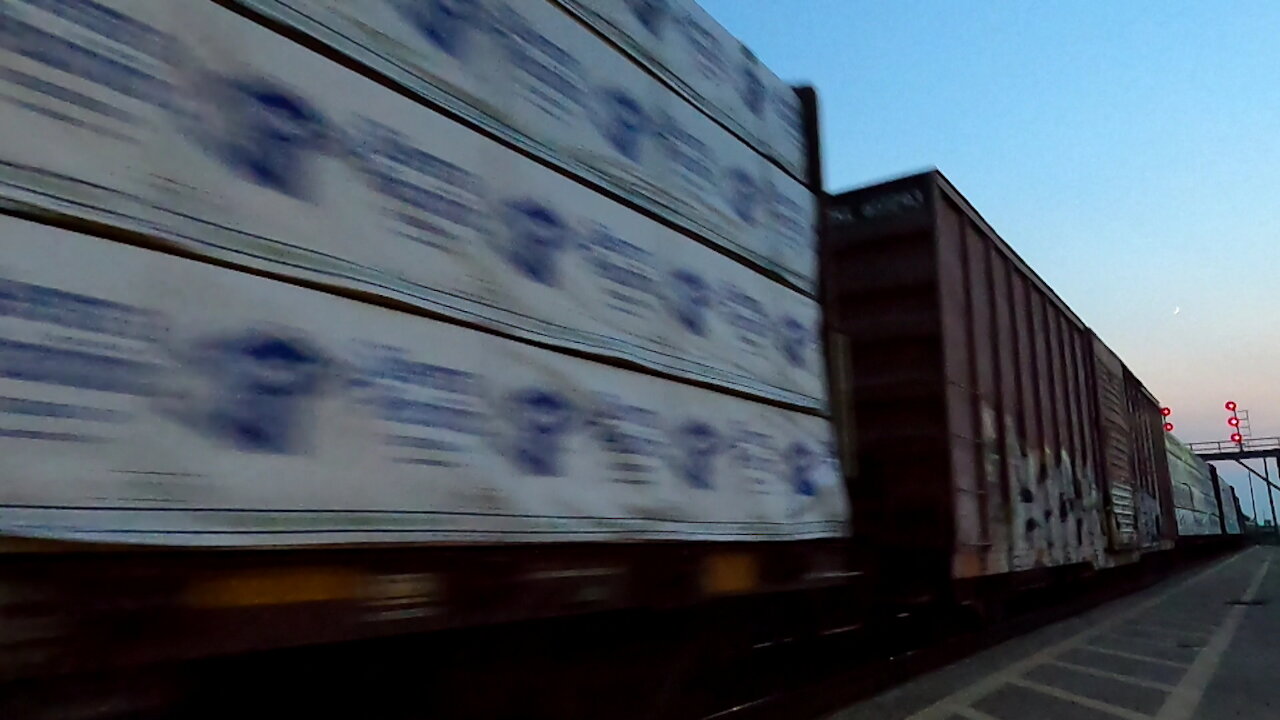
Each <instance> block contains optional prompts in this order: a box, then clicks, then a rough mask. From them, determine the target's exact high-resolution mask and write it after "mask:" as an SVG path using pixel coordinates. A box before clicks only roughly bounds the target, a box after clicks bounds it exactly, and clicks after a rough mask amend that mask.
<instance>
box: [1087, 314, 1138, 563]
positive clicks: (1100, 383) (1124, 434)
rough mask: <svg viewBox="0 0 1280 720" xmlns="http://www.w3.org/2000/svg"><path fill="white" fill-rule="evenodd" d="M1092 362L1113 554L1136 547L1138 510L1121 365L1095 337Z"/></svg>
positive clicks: (1108, 529)
mask: <svg viewBox="0 0 1280 720" xmlns="http://www.w3.org/2000/svg"><path fill="white" fill-rule="evenodd" d="M1093 359H1094V363H1093V366H1094V372H1095V378H1096V387H1095V390H1096V392H1097V402H1098V413H1099V427H1098V435H1099V444H1100V446H1101V455H1102V461H1103V467H1102V472H1103V477H1104V478H1105V483H1106V490H1107V498H1106V508H1107V514H1106V528H1107V535H1108V540H1109V545H1110V547H1111V548H1112V549H1113V550H1119V549H1128V548H1132V547H1133V546H1134V545H1135V544H1136V543H1137V506H1136V498H1135V496H1134V495H1135V494H1134V482H1133V470H1132V457H1133V439H1132V432H1131V429H1130V427H1129V425H1130V423H1129V416H1130V414H1129V408H1128V399H1127V398H1126V396H1125V386H1124V365H1123V364H1121V362H1120V358H1118V357H1116V354H1115V353H1113V352H1111V349H1110V348H1108V347H1107V346H1106V345H1104V344H1102V341H1101V340H1100V339H1098V337H1097V336H1096V335H1095V336H1094V337H1093Z"/></svg>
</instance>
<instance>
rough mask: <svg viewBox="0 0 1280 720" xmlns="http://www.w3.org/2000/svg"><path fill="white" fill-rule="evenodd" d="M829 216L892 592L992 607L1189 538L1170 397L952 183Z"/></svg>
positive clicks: (832, 268) (853, 201)
mask: <svg viewBox="0 0 1280 720" xmlns="http://www.w3.org/2000/svg"><path fill="white" fill-rule="evenodd" d="M826 220H827V228H826V234H825V236H824V244H823V253H822V271H823V280H824V302H825V311H826V319H827V323H828V332H829V334H830V339H829V343H830V345H831V346H832V347H834V348H847V357H848V358H849V359H850V365H851V367H850V368H849V376H850V377H851V378H852V380H851V382H852V388H851V390H850V391H849V397H850V398H851V400H852V405H853V406H852V409H851V411H850V414H851V416H852V417H853V418H855V422H854V426H853V427H854V429H855V434H856V443H857V455H858V463H857V467H858V471H859V475H858V478H857V480H856V482H855V484H854V485H853V487H852V494H853V508H854V518H853V525H854V534H855V536H862V537H866V538H869V539H870V541H871V542H872V543H874V544H875V546H876V547H878V548H880V549H881V552H882V556H881V558H880V562H881V563H882V565H883V568H884V573H885V577H886V581H887V583H888V584H887V587H891V588H895V592H900V593H903V594H905V595H907V596H910V595H912V594H913V593H919V592H921V591H922V590H924V589H925V588H927V587H928V586H930V585H931V584H932V585H933V586H934V589H935V590H937V589H938V587H937V585H938V584H939V583H952V586H951V588H950V589H951V591H953V592H956V593H957V594H958V595H959V596H960V597H961V598H964V599H977V598H978V597H980V596H981V595H982V593H983V592H985V590H984V587H986V586H988V585H992V584H993V583H994V584H996V585H998V584H1000V583H1002V582H1003V580H1002V578H1004V577H1006V576H1010V575H1013V576H1016V575H1019V574H1022V573H1032V574H1044V573H1045V572H1051V573H1054V574H1057V575H1071V574H1073V573H1079V572H1089V571H1092V570H1093V569H1095V568H1106V567H1110V566H1113V565H1116V564H1123V563H1127V562H1132V561H1133V560H1135V559H1137V557H1138V556H1139V555H1140V554H1141V553H1143V552H1151V551H1159V550H1165V549H1169V548H1171V547H1172V546H1173V541H1174V539H1175V537H1176V522H1175V514H1174V505H1173V498H1172V495H1171V492H1170V490H1169V466H1168V461H1167V459H1166V455H1165V452H1164V438H1163V437H1162V436H1163V434H1164V433H1163V428H1162V423H1161V419H1160V414H1159V406H1158V404H1157V403H1156V401H1155V399H1154V398H1153V397H1152V395H1151V394H1150V393H1149V392H1148V391H1147V390H1146V388H1145V387H1143V385H1142V383H1141V382H1140V381H1139V380H1138V379H1137V378H1136V377H1135V376H1134V374H1133V373H1132V372H1130V370H1129V369H1128V368H1127V367H1125V365H1124V364H1123V362H1122V361H1121V360H1120V359H1119V358H1118V357H1117V356H1116V355H1115V353H1114V352H1112V351H1111V350H1110V349H1109V348H1108V347H1107V346H1106V345H1105V344H1104V343H1103V342H1102V340H1101V339H1099V338H1098V337H1097V336H1096V335H1095V334H1094V333H1093V332H1092V331H1091V330H1090V329H1089V328H1088V327H1087V326H1086V325H1085V323H1084V322H1083V321H1082V320H1081V319H1080V318H1079V317H1077V316H1076V315H1075V313H1073V312H1072V311H1071V309H1070V308H1068V307H1067V306H1066V304H1065V303H1064V302H1063V301H1062V300H1061V298H1059V297H1058V296H1057V294H1055V293H1054V292H1053V290H1052V289H1051V288H1049V287H1048V286H1047V285H1046V284H1045V283H1044V281H1043V280H1042V279H1041V278H1040V277H1039V276H1038V275H1036V274H1035V272H1034V271H1033V270H1032V269H1031V268H1029V267H1028V266H1027V265H1026V263H1025V262H1023V261H1022V259H1021V258H1019V257H1018V255H1017V254H1016V253H1015V252H1014V251H1013V250H1012V249H1011V248H1010V247H1009V245H1008V244H1007V243H1005V242H1004V241H1003V240H1001V239H1000V237H999V236H998V235H997V234H996V233H995V231H994V230H993V229H992V228H991V227H990V226H989V225H988V224H987V223H986V222H985V221H984V220H983V219H982V217H981V216H980V215H979V214H978V213H977V211H976V210H975V209H974V208H973V207H972V206H971V205H970V204H969V203H968V201H967V200H965V199H964V197H963V196H961V195H960V193H959V192H958V191H957V190H956V189H955V187H954V186H952V185H951V183H950V182H948V181H947V179H946V178H945V177H943V176H942V175H941V173H938V172H936V171H935V172H928V173H924V174H920V175H915V176H911V177H907V178H903V179H900V180H896V181H892V182H888V183H884V184H881V185H877V186H874V187H869V188H864V189H860V190H854V191H850V192H846V193H842V194H839V195H835V196H834V197H831V198H830V199H829V201H828V203H827V207H826Z"/></svg>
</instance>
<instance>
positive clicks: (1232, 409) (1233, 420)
mask: <svg viewBox="0 0 1280 720" xmlns="http://www.w3.org/2000/svg"><path fill="white" fill-rule="evenodd" d="M1223 407H1225V408H1226V409H1227V412H1229V413H1231V414H1230V415H1228V416H1227V425H1228V426H1229V427H1230V428H1231V442H1233V443H1235V444H1236V445H1238V446H1240V448H1241V449H1243V448H1244V441H1245V439H1246V438H1248V437H1249V431H1250V427H1249V411H1248V410H1241V409H1240V406H1239V405H1237V404H1236V403H1235V401H1228V402H1227V404H1226V405H1224V406H1223Z"/></svg>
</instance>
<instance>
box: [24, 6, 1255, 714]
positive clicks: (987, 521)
mask: <svg viewBox="0 0 1280 720" xmlns="http://www.w3.org/2000/svg"><path fill="white" fill-rule="evenodd" d="M0 12H3V14H4V18H3V23H0V40H3V42H2V43H0V64H2V65H3V67H4V70H5V73H4V75H3V77H0V83H3V84H4V87H5V92H4V94H3V95H4V97H3V102H2V103H0V127H3V128H4V129H3V130H2V131H0V133H2V134H0V137H2V138H3V139H2V140H0V199H3V215H0V228H3V233H0V247H3V255H2V256H0V257H2V258H3V260H0V384H3V389H2V390H0V420H2V423H3V427H0V448H3V451H2V453H0V458H2V459H0V468H3V473H4V482H3V483H0V536H2V539H0V548H2V549H3V553H0V612H2V613H3V617H4V619H5V622H3V623H0V669H2V672H0V681H3V682H4V683H5V687H6V688H7V689H8V690H9V691H10V692H5V693H4V695H5V698H6V699H5V700H0V711H2V712H3V713H5V716H6V717H9V716H22V715H24V714H32V715H34V714H37V713H38V712H45V713H46V714H47V715H48V716H59V715H60V714H67V713H69V712H71V709H72V708H74V709H75V712H77V713H89V714H81V715H77V716H84V717H94V716H97V717H115V716H135V715H136V714H138V713H141V712H144V711H147V710H148V709H150V710H154V711H155V712H157V713H161V714H163V713H165V712H177V713H178V714H179V715H184V714H198V712H197V711H199V712H206V713H213V714H216V713H217V712H222V711H226V712H232V711H236V712H249V711H253V712H258V711H262V710H263V708H264V707H265V705H264V704H263V703H266V702H268V701H267V700H266V699H264V698H265V697H266V696H267V695H274V696H275V698H276V700H275V702H276V705H273V706H272V707H275V708H276V709H277V710H280V711H286V712H289V713H291V714H294V715H297V714H300V713H301V712H303V711H302V709H301V708H304V707H310V708H312V710H310V712H313V713H314V712H319V713H324V712H331V711H333V710H334V706H333V705H332V704H331V703H332V702H336V699H335V698H337V697H338V695H337V694H336V693H337V688H338V687H340V686H342V685H343V684H345V683H346V682H347V681H348V680H349V679H350V678H351V677H353V672H352V671H351V670H350V668H351V667H353V663H355V664H360V665H361V666H362V667H363V668H364V670H363V671H362V672H363V675H362V676H363V677H364V678H365V681H366V682H370V683H373V682H374V680H373V678H374V677H375V676H377V677H379V678H381V685H379V687H381V688H382V689H383V690H386V688H387V687H389V686H390V685H393V684H397V683H398V687H400V688H401V689H400V691H399V692H400V693H401V694H399V695H394V696H395V697H397V698H399V700H401V701H404V702H406V703H410V700H408V699H407V698H408V695H406V694H405V693H406V691H405V690H404V687H414V688H420V687H429V688H430V689H429V691H424V692H423V693H422V695H429V696H430V697H429V700H428V698H427V697H422V696H418V697H415V698H413V699H412V701H411V704H414V707H415V708H416V709H417V710H418V711H421V712H428V711H432V710H433V711H436V712H439V713H449V712H460V713H464V714H465V713H466V712H470V713H471V716H501V715H502V714H503V713H508V714H511V713H523V714H522V715H521V716H527V717H532V716H534V713H535V710H533V709H531V708H533V707H535V706H537V707H541V708H543V712H546V713H547V714H548V715H550V716H555V717H559V718H567V717H603V716H610V717H625V716H635V717H679V716H681V714H682V713H692V712H694V711H693V710H691V708H702V709H703V710H707V709H709V708H712V709H713V708H714V707H716V703H721V704H723V703H724V699H725V698H726V697H737V696H736V695H734V693H739V694H741V692H743V691H744V690H743V687H744V686H750V687H747V688H746V691H747V692H748V694H750V691H751V690H752V689H755V688H757V687H765V686H766V685H768V684H769V683H770V682H772V681H773V679H776V678H773V677H772V676H771V677H770V678H769V679H763V678H757V680H756V681H753V683H754V684H753V683H744V681H743V678H744V677H745V676H743V675H739V674H734V673H730V674H731V675H733V681H731V682H729V681H726V682H720V681H714V680H709V679H707V677H706V674H707V673H709V672H710V673H713V674H714V670H713V669H714V668H737V667H741V662H742V658H743V657H744V651H743V648H747V649H755V650H759V649H766V650H767V651H769V652H772V651H773V650H774V649H777V648H784V647H788V646H790V645H796V644H797V643H795V642H794V641H795V640H796V638H801V637H804V638H823V639H830V641H831V642H834V643H840V645H839V647H842V648H846V649H849V648H867V647H871V646H872V645H874V644H876V643H885V642H888V643H889V644H890V645H893V646H895V647H897V646H898V645H897V644H896V643H897V640H896V639H893V638H897V637H899V636H901V637H907V636H910V635H912V634H913V633H918V632H920V631H921V628H923V627H924V626H925V625H928V624H929V623H934V622H937V621H938V620H939V619H942V618H955V617H958V616H964V617H969V618H978V619H979V620H980V621H982V622H989V621H992V620H995V619H997V618H999V617H1000V616H1001V615H1003V614H1004V613H1005V611H1006V609H1007V608H1008V607H1009V606H1010V605H1011V604H1014V605H1016V603H1017V600H1018V598H1021V597H1024V596H1026V595H1027V594H1028V593H1037V592H1038V593H1040V594H1041V595H1043V594H1044V593H1045V591H1046V589H1047V591H1048V592H1050V593H1052V592H1060V591H1062V590H1063V589H1064V588H1067V587H1070V586H1073V585H1075V584H1079V582H1081V581H1083V580H1085V579H1091V581H1100V582H1105V578H1107V577H1110V575H1108V573H1112V572H1122V571H1123V569H1124V568H1133V567H1137V566H1140V565H1142V564H1143V563H1146V562H1149V560H1150V559H1151V558H1168V557H1170V556H1171V555H1172V554H1174V553H1177V552H1178V550H1179V547H1180V538H1186V537H1190V536H1195V537H1196V538H1198V540H1199V542H1200V543H1201V545H1202V546H1203V547H1208V548H1210V549H1218V548H1226V547H1228V546H1229V542H1230V540H1229V538H1227V539H1224V538H1226V536H1229V535H1232V534H1235V535H1239V533H1240V530H1241V527H1242V525H1243V522H1242V520H1241V516H1240V513H1239V507H1238V501H1236V500H1235V499H1234V495H1233V493H1232V491H1231V490H1230V487H1229V486H1227V485H1225V484H1219V483H1218V482H1217V480H1216V478H1215V477H1212V476H1211V475H1210V474H1209V473H1208V472H1207V469H1206V466H1205V465H1204V463H1202V462H1200V461H1199V460H1197V459H1196V458H1195V457H1194V456H1193V455H1191V454H1190V453H1189V452H1188V451H1187V450H1186V448H1185V447H1184V446H1182V445H1181V444H1179V443H1178V442H1177V441H1176V439H1174V438H1172V437H1171V436H1168V435H1167V434H1166V433H1165V432H1164V431H1163V429H1162V423H1161V418H1160V415H1159V406H1158V404H1157V402H1156V400H1155V398H1154V397H1153V395H1152V394H1151V393H1150V392H1149V391H1148V390H1147V388H1146V387H1145V386H1144V385H1143V384H1142V383H1141V381H1140V380H1139V379H1138V378H1137V377H1136V376H1135V375H1134V373H1133V372H1131V371H1130V369H1129V368H1128V367H1127V366H1126V365H1125V364H1124V363H1123V362H1122V361H1121V359H1120V358H1119V357H1118V356H1117V355H1116V354H1115V353H1114V352H1113V351H1111V350H1110V349H1109V348H1108V347H1107V346H1106V345H1105V344H1104V343H1103V342H1102V341H1101V340H1100V339H1099V338H1098V337H1097V336H1096V335H1095V334H1094V333H1093V332H1092V331H1091V330H1090V329H1089V328H1088V326H1087V325H1086V324H1085V323H1084V321H1083V320H1082V319H1080V318H1079V317H1077V316H1076V315H1075V314H1074V313H1073V312H1072V311H1071V309H1070V308H1069V307H1067V305H1066V304H1065V303H1064V302H1063V301H1062V300H1061V298H1059V297H1058V296H1057V295H1056V294H1055V293H1054V292H1053V290H1052V289H1051V288H1049V287H1048V286H1047V285H1046V284H1045V283H1044V281H1043V280H1042V279H1040V278H1039V276H1037V275H1036V274H1035V272H1034V271H1033V270H1032V269H1031V268H1029V267H1028V266H1027V265H1026V263H1025V262H1023V261H1022V260H1021V259H1020V258H1019V257H1018V255H1017V254H1016V253H1015V252H1014V251H1013V249H1012V248H1011V247H1010V246H1009V245H1008V244H1007V243H1005V242H1004V241H1003V240H1002V239H1000V237H999V236H998V235H997V234H996V232H995V231H994V230H993V229H992V228H991V227H990V226H989V225H988V224H987V223H986V222H985V221H984V220H983V219H982V217H981V216H980V215H979V214H978V213H977V211H976V210H975V209H974V208H973V207H972V206H971V205H970V204H969V203H968V202H967V201H966V200H965V199H964V198H963V197H962V196H961V195H960V194H959V192H958V191H957V190H956V189H955V188H954V187H953V186H952V185H951V183H950V182H949V181H947V179H946V178H945V177H943V176H942V175H941V174H940V173H938V172H929V173H924V174H920V175H915V176H911V177H906V178H902V179H899V180H895V181H892V182H888V183H884V184H880V185H877V186H875V187H869V188H863V189H859V190H853V191H849V192H845V193H840V194H834V195H829V194H827V193H826V192H825V191H824V189H823V187H824V184H823V177H822V168H821V164H822V155H821V152H820V149H819V146H818V112H817V95H816V92H815V91H814V90H813V89H811V88H792V87H790V86H788V85H786V84H785V83H783V82H782V81H781V80H780V79H778V78H777V77H776V76H774V75H773V74H772V73H770V72H769V71H768V70H767V69H766V68H764V67H763V66H762V65H761V64H760V62H759V61H758V60H757V59H756V58H755V56H754V55H753V54H752V53H751V52H750V51H749V50H747V49H746V47H745V46H743V45H742V44H741V43H740V42H738V41H737V40H736V39H734V38H733V37H732V36H731V35H729V34H728V33H727V32H726V31H725V30H724V29H723V28H722V27H721V26H720V25H718V24H717V23H716V22H715V21H714V20H713V19H712V18H710V17H709V16H707V15H706V13H705V12H703V11H702V10H701V9H700V8H698V7H697V5H696V4H695V3H693V2H692V0H671V1H670V2H666V1H664V2H631V1H630V0H628V2H606V1H605V0H531V2H527V3H520V4H515V3H505V2H499V1H497V0H486V1H484V2H457V1H455V0H422V1H421V2H408V1H407V0H405V1H402V0H386V1H385V2H374V3H359V4H356V3H345V2H336V1H333V0H218V1H215V0H207V1H205V0H198V1H197V0H193V1H192V2H186V3H166V2H161V0H142V1H133V2H125V1H124V0H59V1H58V2H36V1H35V0H23V1H21V2H13V3H8V4H6V5H5V8H4V10H3V11H0ZM1182 544H1185V543H1182ZM1098 578H1102V580H1098ZM926 635H927V636H928V637H936V635H928V634H927V633H926ZM886 638H889V640H886ZM374 641H378V642H380V643H385V644H380V645H377V646H376V647H377V648H378V649H377V650H369V649H368V648H370V647H374V646H371V645H367V644H360V643H371V642H374ZM824 641H825V640H824ZM789 644H790V645H789ZM879 646H880V645H877V647H879ZM823 647H828V646H827V645H824V646H823ZM290 648H294V650H288V649H290ZM856 652H862V650H857V651H856ZM748 654H749V653H748ZM321 657H323V658H326V659H325V660H324V661H321V660H318V659H317V658H321ZM818 657H819V656H816V655H806V656H805V657H804V658H803V660H804V662H803V663H795V664H793V665H792V666H793V669H794V668H798V667H800V666H801V665H804V666H805V667H809V668H812V667H815V663H817V662H818ZM335 658H342V659H341V660H338V659H335ZM356 658H358V659H356ZM424 658H425V659H424ZM441 658H448V660H447V661H445V660H442V659H441ZM783 664H784V665H785V664H786V663H783ZM375 667H376V668H378V669H377V670H373V669H372V668H375ZM424 667H429V668H430V671H429V673H426V674H428V675H429V677H422V676H420V675H417V674H415V673H413V672H411V671H410V668H424ZM773 667H778V665H777V664H775V665H774V666H773ZM335 668H342V669H341V670H338V669H335ZM796 672H798V670H796ZM477 677H484V678H486V679H487V681H488V682H489V683H490V684H489V685H487V686H484V687H481V688H477V686H476V681H475V678H477ZM583 678H590V682H589V683H584V682H583ZM717 682H720V685H722V686H732V687H733V688H734V690H733V692H729V693H728V694H725V693H717V692H712V691H709V690H707V688H709V687H712V686H716V685H717ZM584 685H588V686H589V689H585V690H584V689H582V688H583V686H584ZM566 688H577V691H576V692H574V693H568V694H569V695H576V696H575V697H574V698H573V699H572V700H565V699H564V696H565V695H566V690H565V689H566ZM691 688H697V690H694V689H691ZM721 690H723V687H721ZM700 692H706V693H709V695H707V696H701V695H699V693H700ZM255 693H256V694H258V695H259V696H260V697H257V699H254V700H253V701H252V703H250V701H249V700H248V699H246V698H249V696H251V695H255ZM557 693H559V694H557ZM410 694H411V693H410ZM285 696H287V698H288V699H287V700H286V701H282V700H280V697H285ZM362 697H363V698H364V699H363V700H362V702H373V700H370V699H369V695H368V694H367V693H366V694H363V695H362ZM390 697H392V695H387V696H386V697H384V698H383V700H384V702H386V703H387V708H392V705H391V700H389V699H387V698H390ZM691 697H692V698H693V699H690V698H691ZM710 697H714V699H708V698H710ZM4 703H8V704H7V705H6V704H4ZM254 703H256V704H254ZM281 703H283V704H281ZM306 703H311V705H306ZM432 703H434V704H432ZM540 703H541V704H540ZM677 706H678V707H680V708H682V709H681V710H676V709H674V708H676V707H677ZM463 707H465V708H468V710H459V708H463ZM90 708H92V711H90ZM174 708H178V710H175V709H174ZM214 708H217V710H215V709H214ZM246 708H249V710H246ZM547 708H554V709H547ZM365 709H366V710H367V708H365ZM392 709H397V710H402V709H403V708H402V707H400V706H396V707H395V708H392ZM95 713H96V715H95ZM627 713H630V715H628V714H627Z"/></svg>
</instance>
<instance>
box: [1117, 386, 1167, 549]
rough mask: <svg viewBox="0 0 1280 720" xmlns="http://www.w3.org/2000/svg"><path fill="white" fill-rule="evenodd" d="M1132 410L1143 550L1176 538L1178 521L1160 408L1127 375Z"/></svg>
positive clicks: (1147, 393)
mask: <svg viewBox="0 0 1280 720" xmlns="http://www.w3.org/2000/svg"><path fill="white" fill-rule="evenodd" d="M1125 382H1126V385H1127V387H1128V392H1129V402H1130V409H1131V412H1132V413H1133V421H1132V425H1131V427H1132V428H1133V430H1134V435H1135V437H1136V441H1137V442H1136V448H1137V449H1138V452H1137V453H1135V458H1134V461H1135V464H1136V466H1137V472H1136V474H1135V477H1136V483H1135V484H1136V485H1137V486H1138V487H1139V488H1141V492H1140V494H1139V496H1138V498H1139V511H1140V514H1139V519H1140V522H1139V530H1140V532H1139V535H1140V540H1141V542H1142V544H1143V545H1144V546H1152V545H1157V544H1159V543H1160V542H1161V541H1162V540H1172V539H1173V538H1174V537H1176V518H1175V516H1174V514H1173V512H1172V501H1171V498H1170V497H1169V489H1168V488H1169V486H1170V483H1171V477H1170V473H1169V462H1168V456H1167V455H1166V453H1165V451H1164V438H1163V435H1164V428H1163V420H1162V418H1161V417H1160V405H1159V403H1157V402H1156V399H1155V398H1154V397H1152V396H1151V394H1150V393H1149V392H1147V390H1146V389H1145V388H1143V387H1142V385H1141V383H1139V382H1138V380H1137V378H1135V377H1134V376H1133V374H1132V373H1130V372H1128V371H1127V370H1126V371H1125Z"/></svg>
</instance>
